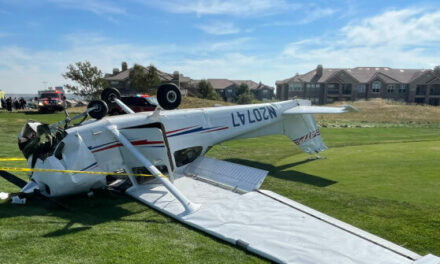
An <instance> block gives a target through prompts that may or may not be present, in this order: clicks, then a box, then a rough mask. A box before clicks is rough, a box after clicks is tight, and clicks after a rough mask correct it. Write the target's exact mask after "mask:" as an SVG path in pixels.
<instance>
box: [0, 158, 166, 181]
mask: <svg viewBox="0 0 440 264" xmlns="http://www.w3.org/2000/svg"><path fill="white" fill-rule="evenodd" d="M25 160H26V159H25V158H0V162H1V161H25ZM0 170H4V171H19V172H60V173H73V174H95V175H114V176H141V177H149V176H153V175H151V174H142V173H132V174H130V173H117V172H109V171H79V170H56V169H41V168H15V167H0ZM159 176H160V177H162V178H166V176H165V175H163V174H162V173H161V174H159Z"/></svg>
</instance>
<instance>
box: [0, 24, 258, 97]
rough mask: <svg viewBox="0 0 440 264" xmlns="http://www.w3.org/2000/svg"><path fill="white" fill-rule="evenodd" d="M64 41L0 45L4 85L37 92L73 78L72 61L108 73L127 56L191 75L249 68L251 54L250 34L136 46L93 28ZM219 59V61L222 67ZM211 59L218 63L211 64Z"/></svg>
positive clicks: (128, 59) (0, 82)
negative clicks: (53, 46)
mask: <svg viewBox="0 0 440 264" xmlns="http://www.w3.org/2000/svg"><path fill="white" fill-rule="evenodd" d="M63 40H64V41H65V43H66V46H65V48H64V49H63V50H58V51H55V50H40V51H34V50H30V49H25V48H22V47H19V46H3V47H1V46H0V89H3V90H6V91H7V92H9V93H11V92H14V93H31V92H35V91H36V90H38V89H40V88H41V83H42V82H43V81H47V82H48V85H51V86H56V85H62V84H65V83H67V81H66V80H65V79H64V78H63V77H62V76H61V74H62V73H64V72H65V71H66V67H67V65H68V64H71V63H75V62H78V61H85V60H88V61H90V62H91V63H92V64H93V65H96V66H98V68H100V69H101V70H102V71H104V72H111V71H112V69H113V68H115V67H120V65H121V62H122V61H126V62H127V63H128V64H129V65H133V64H134V63H140V64H143V65H149V64H151V63H152V64H154V65H156V66H157V67H158V68H159V69H161V70H163V71H167V72H173V71H175V70H178V71H181V72H182V73H184V74H185V75H187V76H191V77H192V76H201V75H202V74H206V76H209V75H212V76H214V75H215V76H219V75H218V74H219V73H226V72H228V71H231V72H233V69H239V66H240V67H242V69H241V70H240V72H241V73H244V72H245V69H246V68H245V67H244V65H246V64H247V62H249V61H247V60H245V58H247V57H246V56H244V55H243V56H241V57H240V56H238V55H237V54H240V53H239V52H238V51H239V50H241V49H242V48H243V44H244V43H247V42H248V41H249V40H250V39H249V38H236V39H230V40H226V41H221V42H210V43H208V42H207V43H199V44H195V45H188V46H181V45H179V46H177V45H174V44H172V45H165V46H164V45H160V46H159V45H158V46H155V45H135V44H130V43H126V42H119V41H115V40H112V39H108V38H105V37H102V36H101V35H97V34H90V33H89V34H88V33H81V34H69V35H66V36H65V37H64V38H63ZM231 54H235V55H231ZM188 58H192V59H188ZM212 58H216V59H215V60H213V59H212ZM216 60H218V62H219V64H218V65H217V67H215V62H216ZM238 60H239V61H238ZM209 61H212V63H211V64H209ZM228 64H230V65H232V66H227V65H228ZM199 67H200V68H199ZM206 67H209V68H206ZM228 68H230V69H229V70H228ZM209 73H211V74H209ZM226 76H228V75H226ZM230 76H238V74H237V73H236V74H235V75H231V74H230Z"/></svg>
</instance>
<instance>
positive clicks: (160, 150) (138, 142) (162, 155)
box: [120, 127, 173, 180]
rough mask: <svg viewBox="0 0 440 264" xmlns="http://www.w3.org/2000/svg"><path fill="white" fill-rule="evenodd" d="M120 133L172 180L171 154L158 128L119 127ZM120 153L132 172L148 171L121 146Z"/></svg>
mask: <svg viewBox="0 0 440 264" xmlns="http://www.w3.org/2000/svg"><path fill="white" fill-rule="evenodd" d="M120 133H122V134H123V135H124V136H125V137H126V138H127V139H128V140H129V141H130V142H131V144H133V146H135V147H136V148H137V150H138V151H139V152H141V153H142V154H143V155H145V157H147V158H148V159H149V160H150V162H151V163H153V164H154V166H156V167H157V168H158V169H159V170H160V171H161V172H162V173H163V174H165V175H167V176H168V177H169V178H170V180H173V174H172V172H173V167H172V165H171V162H170V158H171V155H170V152H169V149H168V144H167V142H166V140H165V139H164V136H163V132H162V130H161V129H160V128H156V127H148V128H128V129H121V130H120ZM121 155H122V157H123V158H124V160H125V164H126V166H127V167H128V169H129V170H131V171H132V172H133V173H148V172H147V171H146V169H145V168H144V166H143V165H142V163H140V162H139V161H138V160H137V159H136V158H135V157H134V156H133V155H132V154H131V153H130V152H128V151H127V150H125V148H121Z"/></svg>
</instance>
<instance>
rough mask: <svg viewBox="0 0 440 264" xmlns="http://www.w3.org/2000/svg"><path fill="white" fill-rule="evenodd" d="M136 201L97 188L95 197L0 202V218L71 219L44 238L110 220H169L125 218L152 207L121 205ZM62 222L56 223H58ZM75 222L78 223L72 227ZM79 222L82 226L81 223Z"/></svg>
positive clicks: (148, 221) (84, 228)
mask: <svg viewBox="0 0 440 264" xmlns="http://www.w3.org/2000/svg"><path fill="white" fill-rule="evenodd" d="M129 202H133V200H132V199H131V198H129V197H127V196H123V195H119V194H115V193H111V192H109V191H105V192H104V191H98V192H96V193H95V196H94V197H93V198H88V197H85V196H84V195H75V196H68V197H65V198H60V199H51V200H47V199H41V198H38V197H31V198H28V200H27V203H26V205H17V204H11V203H10V202H3V203H0V219H1V218H14V217H19V216H25V217H33V216H50V217H59V218H62V219H65V220H68V222H67V224H65V226H64V227H63V228H61V229H59V230H56V231H53V232H49V233H47V234H44V235H43V237H58V236H64V235H70V234H74V233H78V232H81V231H86V230H89V229H91V228H92V227H93V226H95V225H98V224H101V223H105V222H110V221H123V222H137V221H139V222H144V223H146V224H148V223H158V224H165V223H169V221H168V220H167V219H163V220H158V219H148V218H147V219H142V220H133V219H127V220H125V219H123V218H124V217H127V216H131V215H134V214H137V213H140V212H144V211H146V210H151V209H149V208H147V207H146V208H145V209H144V208H143V209H142V210H140V211H139V210H128V209H124V208H122V207H121V205H122V204H126V203H129ZM59 223H60V222H55V224H59ZM73 225H76V226H75V227H73ZM78 225H80V226H78Z"/></svg>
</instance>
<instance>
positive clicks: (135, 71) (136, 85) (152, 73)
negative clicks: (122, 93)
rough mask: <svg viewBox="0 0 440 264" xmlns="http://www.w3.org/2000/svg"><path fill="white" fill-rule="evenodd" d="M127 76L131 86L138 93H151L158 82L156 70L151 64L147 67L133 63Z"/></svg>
mask: <svg viewBox="0 0 440 264" xmlns="http://www.w3.org/2000/svg"><path fill="white" fill-rule="evenodd" d="M129 78H130V81H131V87H132V88H133V89H135V90H136V91H138V92H140V93H143V92H149V93H151V92H152V91H153V88H155V87H157V86H158V85H159V84H160V77H159V73H158V70H157V69H156V67H154V66H153V65H151V64H150V66H148V67H147V68H145V67H143V66H142V65H139V64H135V65H134V66H133V68H131V69H130V74H129Z"/></svg>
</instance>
